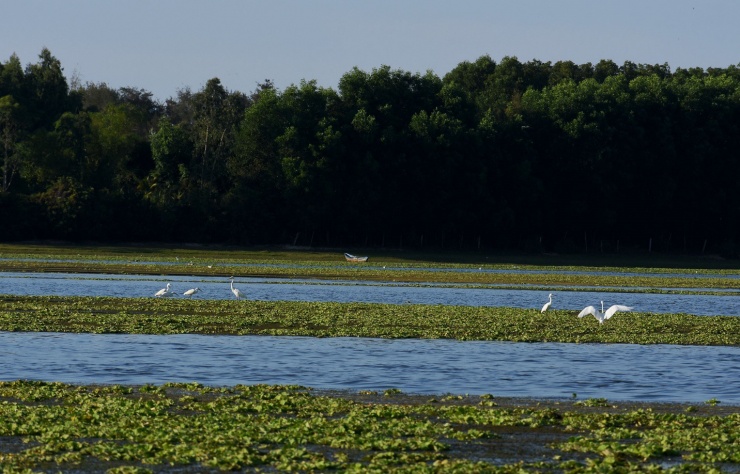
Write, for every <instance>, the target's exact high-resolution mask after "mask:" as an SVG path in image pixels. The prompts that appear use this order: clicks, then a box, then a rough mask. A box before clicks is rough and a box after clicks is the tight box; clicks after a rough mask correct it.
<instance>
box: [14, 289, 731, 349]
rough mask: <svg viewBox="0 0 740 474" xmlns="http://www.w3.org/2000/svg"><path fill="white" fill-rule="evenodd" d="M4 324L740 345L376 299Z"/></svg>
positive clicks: (620, 326)
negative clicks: (396, 303)
mask: <svg viewBox="0 0 740 474" xmlns="http://www.w3.org/2000/svg"><path fill="white" fill-rule="evenodd" d="M0 330H2V331H50V332H80V333H130V334H186V333H187V334H229V335H246V334H251V335H270V336H281V335H284V336H287V335H290V336H312V337H347V336H351V337H380V338H423V339H442V338H444V339H458V340H481V341H514V342H573V343H601V342H603V343H635V344H685V345H740V318H738V317H732V316H692V315H687V314H653V313H637V312H632V313H620V314H619V317H615V318H612V319H610V320H609V321H608V324H603V325H602V324H599V323H598V321H596V320H595V319H594V318H588V319H585V320H581V319H579V318H578V317H577V316H576V312H575V311H566V310H552V311H549V312H548V317H547V318H543V317H541V315H540V313H539V310H537V309H517V308H505V307H467V306H442V305H410V304H407V305H393V304H376V303H322V302H283V301H277V302H271V301H253V300H246V301H245V300H242V301H235V300H232V301H213V300H189V299H153V298H109V297H56V296H48V297H46V296H44V297H38V296H29V297H23V296H2V295H0Z"/></svg>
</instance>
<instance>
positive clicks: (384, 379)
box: [0, 333, 740, 405]
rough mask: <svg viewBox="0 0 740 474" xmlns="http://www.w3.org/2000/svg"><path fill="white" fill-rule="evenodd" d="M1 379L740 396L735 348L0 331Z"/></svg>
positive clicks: (729, 400)
mask: <svg viewBox="0 0 740 474" xmlns="http://www.w3.org/2000/svg"><path fill="white" fill-rule="evenodd" d="M0 348H1V349H0V354H2V357H0V379H2V380H16V379H36V380H48V381H60V382H67V383H82V384H93V383H102V384H146V383H154V384H161V383H165V382H191V381H197V382H200V383H203V384H206V385H213V386H229V385H235V384H257V383H266V384H299V385H304V386H310V387H315V388H320V389H340V390H345V389H349V390H355V391H356V390H377V391H383V390H385V389H388V388H397V389H400V390H402V391H403V392H406V393H417V394H444V393H456V394H471V395H474V394H484V393H490V394H492V395H494V396H502V397H503V396H516V397H534V398H570V397H571V396H572V394H573V393H575V394H577V396H578V398H580V399H585V398H598V397H600V398H606V399H608V400H611V401H672V402H692V403H694V402H695V403H702V402H705V401H707V400H710V399H712V398H715V399H717V400H720V402H722V403H725V404H732V405H735V404H740V348H736V347H693V346H672V345H654V346H642V345H634V344H557V343H535V344H522V343H508V342H490V341H481V342H470V341H465V342H462V341H453V340H416V339H413V340H408V339H401V340H391V339H369V338H325V339H322V338H307V337H283V336H281V337H271V336H202V335H173V336H150V335H120V334H58V333H0Z"/></svg>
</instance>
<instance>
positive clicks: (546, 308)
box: [540, 293, 552, 313]
mask: <svg viewBox="0 0 740 474" xmlns="http://www.w3.org/2000/svg"><path fill="white" fill-rule="evenodd" d="M548 297H549V298H550V301H548V302H547V303H545V306H543V307H542V311H540V313H544V312H545V311H547V310H548V309H550V305H552V293H550V294H549V295H548Z"/></svg>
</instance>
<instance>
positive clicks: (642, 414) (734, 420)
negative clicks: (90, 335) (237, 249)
mask: <svg viewBox="0 0 740 474" xmlns="http://www.w3.org/2000/svg"><path fill="white" fill-rule="evenodd" d="M391 390H392V389H391ZM426 398H427V397H425V396H414V395H409V394H403V393H398V392H396V391H393V396H387V395H384V394H380V393H371V394H360V393H357V394H352V393H343V392H342V393H328V392H327V393H314V391H313V390H311V389H310V388H306V387H300V386H270V385H254V386H244V385H237V386H233V387H208V386H203V385H200V384H197V383H168V384H164V385H161V386H146V388H144V387H124V386H120V385H114V386H77V385H68V384H61V383H45V382H32V381H14V382H0V440H2V441H3V442H2V443H0V469H2V470H3V472H23V471H76V472H103V471H107V472H117V473H124V472H170V471H171V472H183V471H187V472H192V471H193V470H197V471H201V470H260V471H268V472H269V471H272V470H278V471H301V472H331V471H341V472H368V471H377V472H439V471H440V470H442V471H445V472H521V471H538V472H542V471H547V472H604V470H609V471H613V470H617V471H620V472H631V471H656V470H660V467H661V466H662V465H666V464H670V465H674V466H676V469H677V470H678V471H680V472H687V471H690V472H710V471H712V470H718V469H722V468H734V469H737V468H738V467H740V446H739V445H738V443H737V442H736V440H737V439H738V438H739V437H740V418H739V416H740V415H739V414H738V412H737V410H732V409H728V408H727V407H724V408H721V407H718V406H709V405H703V406H701V405H700V406H696V407H692V408H693V410H692V411H691V412H690V414H689V411H688V410H686V409H685V407H683V406H676V405H656V406H654V407H653V406H649V405H645V404H628V405H625V406H619V405H615V404H602V403H594V404H584V405H576V404H574V403H573V402H572V401H549V402H546V401H531V400H530V401H528V402H523V401H522V400H513V399H497V401H498V402H499V403H498V404H490V405H481V404H480V403H479V402H480V399H481V398H480V397H468V396H450V395H448V396H446V397H441V398H438V399H436V400H435V401H434V402H429V401H427V400H426ZM733 440H734V441H733Z"/></svg>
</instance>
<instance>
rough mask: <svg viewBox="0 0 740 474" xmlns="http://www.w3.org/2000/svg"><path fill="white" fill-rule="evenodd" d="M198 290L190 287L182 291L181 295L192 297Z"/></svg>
mask: <svg viewBox="0 0 740 474" xmlns="http://www.w3.org/2000/svg"><path fill="white" fill-rule="evenodd" d="M199 291H200V288H190V289H189V290H188V291H186V292H185V293H183V295H185V296H190V297H192V296H193V295H194V294H196V293H197V292H199Z"/></svg>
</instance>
